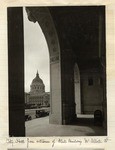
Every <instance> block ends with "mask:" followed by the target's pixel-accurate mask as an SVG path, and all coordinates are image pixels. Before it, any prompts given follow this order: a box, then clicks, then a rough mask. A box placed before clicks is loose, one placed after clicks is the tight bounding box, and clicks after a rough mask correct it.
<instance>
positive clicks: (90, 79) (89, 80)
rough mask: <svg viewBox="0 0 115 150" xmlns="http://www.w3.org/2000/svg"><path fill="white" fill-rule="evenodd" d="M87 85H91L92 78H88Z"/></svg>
mask: <svg viewBox="0 0 115 150" xmlns="http://www.w3.org/2000/svg"><path fill="white" fill-rule="evenodd" d="M88 85H89V86H92V85H93V78H89V79H88Z"/></svg>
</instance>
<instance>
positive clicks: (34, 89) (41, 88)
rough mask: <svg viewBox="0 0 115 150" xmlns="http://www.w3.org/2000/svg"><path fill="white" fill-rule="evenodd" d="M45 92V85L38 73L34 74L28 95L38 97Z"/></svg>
mask: <svg viewBox="0 0 115 150" xmlns="http://www.w3.org/2000/svg"><path fill="white" fill-rule="evenodd" d="M44 92H45V85H44V83H43V80H42V79H41V78H40V77H39V74H38V71H37V73H36V77H35V78H34V79H33V80H32V83H31V85H30V94H31V95H39V94H42V93H44Z"/></svg>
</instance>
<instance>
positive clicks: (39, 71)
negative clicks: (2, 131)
mask: <svg viewBox="0 0 115 150" xmlns="http://www.w3.org/2000/svg"><path fill="white" fill-rule="evenodd" d="M23 16H24V63H25V129H26V135H27V136H30V134H31V135H32V132H33V133H34V131H33V130H34V128H37V127H39V126H40V125H41V124H43V123H44V124H48V123H49V113H50V80H49V79H50V73H49V72H50V71H49V66H50V65H49V50H48V46H47V42H46V39H45V36H44V34H43V32H42V29H41V27H40V25H39V24H38V23H35V24H34V23H33V22H30V21H29V20H28V18H27V12H26V10H25V8H24V9H23ZM37 134H39V133H37ZM34 136H35V133H34Z"/></svg>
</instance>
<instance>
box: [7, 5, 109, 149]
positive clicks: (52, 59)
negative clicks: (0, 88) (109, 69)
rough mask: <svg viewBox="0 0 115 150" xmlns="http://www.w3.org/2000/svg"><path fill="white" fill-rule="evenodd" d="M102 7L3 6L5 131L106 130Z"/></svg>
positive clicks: (67, 133) (30, 133) (15, 133)
mask: <svg viewBox="0 0 115 150" xmlns="http://www.w3.org/2000/svg"><path fill="white" fill-rule="evenodd" d="M105 12H106V6H105V5H94V6H23V7H22V6H21V7H7V30H8V107H9V137H42V136H43V137H48V136H107V92H106V91H107V88H106V86H107V85H106V84H107V83H106V78H107V77H106V15H105ZM78 150H102V149H78Z"/></svg>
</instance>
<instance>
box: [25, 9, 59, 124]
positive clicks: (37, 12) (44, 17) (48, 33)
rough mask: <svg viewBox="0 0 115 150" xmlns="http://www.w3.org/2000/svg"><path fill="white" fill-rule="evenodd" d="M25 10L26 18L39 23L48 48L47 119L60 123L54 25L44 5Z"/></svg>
mask: <svg viewBox="0 0 115 150" xmlns="http://www.w3.org/2000/svg"><path fill="white" fill-rule="evenodd" d="M26 11H27V15H28V19H29V20H30V21H32V22H34V23H35V22H38V24H39V25H40V27H41V29H42V31H43V33H44V36H45V38H46V41H47V45H48V49H49V57H50V106H51V110H50V118H49V121H50V123H54V124H62V99H61V62H60V46H59V40H58V35H57V32H56V29H55V25H54V23H53V20H52V17H51V15H50V11H49V9H48V8H46V7H34V8H33V7H26ZM57 105H58V107H57Z"/></svg>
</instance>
